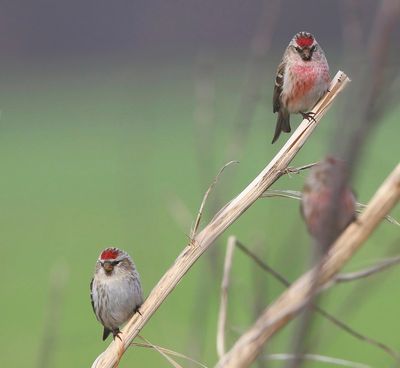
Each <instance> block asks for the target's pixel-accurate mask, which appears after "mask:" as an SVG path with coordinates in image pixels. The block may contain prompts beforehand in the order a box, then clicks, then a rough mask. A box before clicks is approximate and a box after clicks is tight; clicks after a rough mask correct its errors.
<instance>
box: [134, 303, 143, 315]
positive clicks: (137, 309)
mask: <svg viewBox="0 0 400 368" xmlns="http://www.w3.org/2000/svg"><path fill="white" fill-rule="evenodd" d="M140 307H141V305H139V306H137V307H136V309H135V313H139V314H140V316H141V315H142V313H140Z"/></svg>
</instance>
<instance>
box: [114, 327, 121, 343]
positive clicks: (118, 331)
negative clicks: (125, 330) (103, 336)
mask: <svg viewBox="0 0 400 368" xmlns="http://www.w3.org/2000/svg"><path fill="white" fill-rule="evenodd" d="M112 334H113V339H114V340H115V338H116V337H118V338H119V339H120V341H121V342H122V339H121V336H119V335H120V334H121V331H120V330H119V328H116V329H115V330H112Z"/></svg>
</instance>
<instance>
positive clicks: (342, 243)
mask: <svg viewBox="0 0 400 368" xmlns="http://www.w3.org/2000/svg"><path fill="white" fill-rule="evenodd" d="M399 200H400V164H398V165H397V167H396V168H395V169H394V170H393V172H392V173H391V174H390V175H389V177H388V178H387V179H386V180H385V182H384V183H383V184H382V185H381V187H380V188H379V189H378V191H377V192H376V193H375V195H374V197H373V198H372V199H371V201H370V203H369V204H368V206H367V208H366V210H365V211H364V212H363V213H362V214H361V215H360V217H359V218H358V219H357V221H356V222H354V223H353V224H351V225H350V226H349V227H348V228H347V229H346V230H345V231H344V233H343V234H342V235H341V236H340V237H339V238H338V239H337V241H336V242H335V243H334V245H333V247H332V248H331V249H330V251H329V253H328V254H327V256H326V257H325V258H324V260H323V261H322V265H321V266H319V265H317V266H316V267H321V271H320V273H319V277H318V280H317V282H318V286H319V287H322V286H323V285H324V284H326V283H327V282H329V281H330V280H331V279H332V278H333V277H334V276H335V275H336V273H337V272H338V271H339V270H340V269H341V268H342V267H343V266H344V264H345V263H346V262H347V261H348V260H349V259H350V258H351V257H352V255H353V254H354V253H355V252H356V251H357V250H358V249H359V248H360V247H361V246H362V244H363V242H364V241H365V240H366V239H367V238H368V236H369V235H370V234H371V233H372V231H373V230H374V229H375V228H376V227H377V226H378V225H379V223H380V222H381V221H382V220H383V218H384V216H385V215H386V214H387V213H388V212H389V211H390V210H391V209H392V208H393V207H394V206H395V204H396V203H397V202H398V201H399ZM314 274H315V273H314V270H310V271H309V272H307V273H306V274H304V275H303V276H302V277H300V278H299V279H298V280H297V281H296V282H295V283H294V284H293V285H292V286H291V287H290V288H289V289H287V290H286V291H285V292H284V293H283V294H282V295H281V296H280V297H279V298H278V299H277V300H276V301H275V302H274V303H273V304H272V305H271V306H270V307H268V308H267V309H266V310H265V311H264V312H263V314H262V315H261V316H260V317H259V318H258V320H257V321H256V323H255V324H254V325H253V326H252V327H251V328H250V329H249V330H248V331H247V332H246V333H244V334H243V335H242V336H241V337H240V338H239V340H238V341H237V342H236V343H235V345H234V346H233V347H232V349H231V350H230V351H229V352H228V353H227V354H226V355H225V356H224V357H223V358H222V359H221V360H220V361H219V362H218V364H217V367H218V368H222V367H223V368H243V367H248V366H249V365H250V364H251V363H252V362H253V361H254V360H255V359H256V358H257V356H258V354H260V353H261V351H262V348H263V346H264V344H265V343H266V342H267V341H268V340H269V339H270V338H271V337H272V336H273V335H274V334H275V333H276V332H277V331H279V330H280V329H281V328H282V327H283V326H285V325H286V324H287V323H288V322H289V321H290V320H291V319H293V317H295V316H296V315H297V314H298V313H299V311H300V310H301V309H302V307H303V306H304V305H305V303H307V300H308V298H309V292H310V288H311V287H312V285H313V283H314V280H313V279H312V276H313V275H314Z"/></svg>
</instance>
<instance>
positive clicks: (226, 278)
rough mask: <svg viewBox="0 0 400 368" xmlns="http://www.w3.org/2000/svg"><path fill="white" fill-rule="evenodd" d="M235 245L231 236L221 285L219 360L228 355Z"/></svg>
mask: <svg viewBox="0 0 400 368" xmlns="http://www.w3.org/2000/svg"><path fill="white" fill-rule="evenodd" d="M235 243H236V238H235V237H234V236H230V237H229V238H228V244H227V246H226V254H225V263H224V275H223V277H222V283H221V302H220V306H219V315H218V328H217V353H218V357H219V358H222V357H223V356H224V355H225V353H226V351H225V331H226V319H227V314H228V288H229V284H230V277H231V268H232V261H233V252H234V250H235Z"/></svg>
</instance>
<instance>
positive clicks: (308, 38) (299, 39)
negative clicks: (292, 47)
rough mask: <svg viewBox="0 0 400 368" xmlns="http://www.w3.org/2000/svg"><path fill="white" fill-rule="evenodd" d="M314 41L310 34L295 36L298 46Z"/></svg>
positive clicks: (304, 45)
mask: <svg viewBox="0 0 400 368" xmlns="http://www.w3.org/2000/svg"><path fill="white" fill-rule="evenodd" d="M313 42H314V38H313V37H312V36H298V37H296V43H297V44H298V45H299V46H300V47H307V46H311V45H312V44H313Z"/></svg>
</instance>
